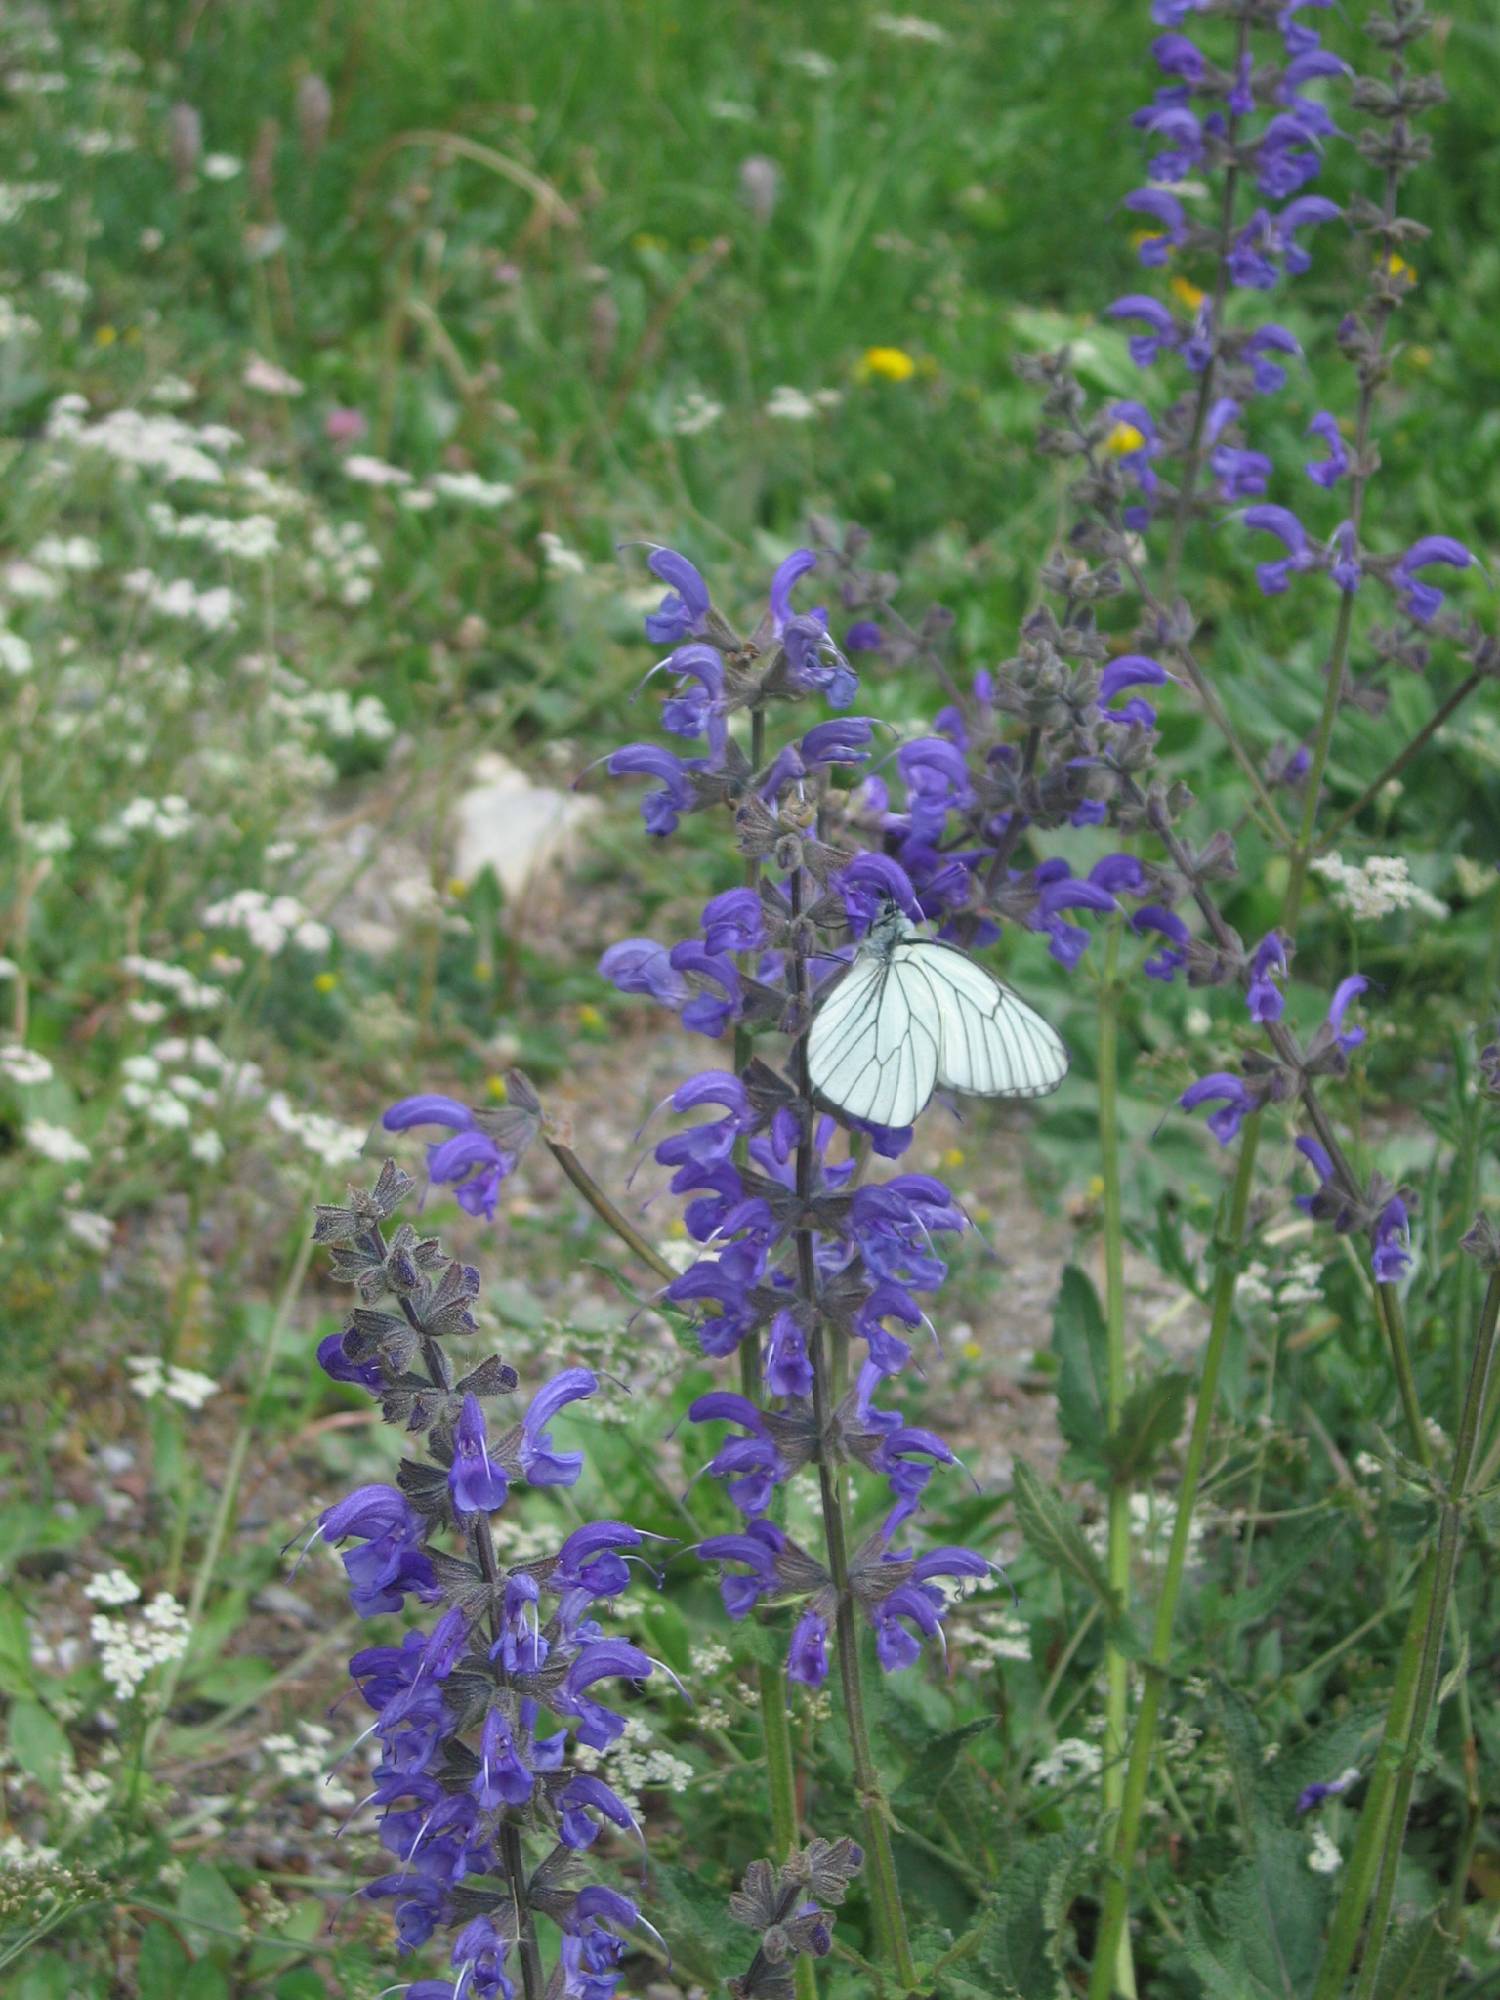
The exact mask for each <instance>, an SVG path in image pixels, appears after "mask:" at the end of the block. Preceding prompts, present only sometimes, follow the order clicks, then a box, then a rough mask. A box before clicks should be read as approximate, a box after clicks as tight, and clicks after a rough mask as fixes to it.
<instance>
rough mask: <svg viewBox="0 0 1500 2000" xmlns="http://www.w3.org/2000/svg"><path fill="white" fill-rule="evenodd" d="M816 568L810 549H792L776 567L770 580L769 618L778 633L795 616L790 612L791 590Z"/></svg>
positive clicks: (816, 561) (815, 558) (815, 560)
mask: <svg viewBox="0 0 1500 2000" xmlns="http://www.w3.org/2000/svg"><path fill="white" fill-rule="evenodd" d="M817 566H818V559H817V557H816V556H815V555H814V554H813V552H812V550H811V549H793V551H792V553H791V554H790V555H789V556H788V557H787V558H786V560H785V561H784V562H782V563H781V564H779V565H778V567H777V570H776V574H775V575H774V576H773V577H772V578H771V618H772V621H773V622H774V624H775V627H776V630H777V632H778V633H780V632H782V631H784V630H785V628H786V626H787V625H789V624H790V623H791V621H792V619H793V618H794V617H795V616H796V613H795V612H794V611H793V610H792V591H793V588H794V587H795V586H796V585H797V584H798V583H799V582H800V581H801V580H802V578H803V577H804V576H806V575H807V574H808V573H809V572H810V571H812V570H815V569H816V568H817Z"/></svg>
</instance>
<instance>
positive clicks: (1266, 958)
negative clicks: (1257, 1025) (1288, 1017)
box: [1245, 931, 1286, 1022]
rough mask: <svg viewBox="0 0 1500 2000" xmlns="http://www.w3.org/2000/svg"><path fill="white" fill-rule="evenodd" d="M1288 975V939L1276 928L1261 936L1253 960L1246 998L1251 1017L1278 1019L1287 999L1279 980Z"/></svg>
mask: <svg viewBox="0 0 1500 2000" xmlns="http://www.w3.org/2000/svg"><path fill="white" fill-rule="evenodd" d="M1285 978H1286V941H1285V939H1284V938H1283V937H1282V936H1281V935H1280V933H1279V932H1277V931H1272V932H1271V934H1270V936H1269V937H1264V938H1262V939H1261V941H1260V943H1259V944H1258V945H1257V946H1256V948H1255V955H1254V957H1253V958H1252V959H1251V961H1250V985H1249V988H1248V990H1247V991H1246V994H1245V1001H1246V1004H1247V1006H1248V1007H1249V1009H1250V1018H1251V1020H1252V1021H1261V1022H1265V1021H1279V1020H1280V1019H1281V1017H1282V1015H1283V1013H1284V1012H1285V1011H1286V1001H1285V1000H1284V999H1283V997H1282V993H1281V989H1280V987H1279V986H1278V985H1277V984H1276V981H1277V980H1278V979H1285Z"/></svg>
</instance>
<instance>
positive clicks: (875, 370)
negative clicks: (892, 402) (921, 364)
mask: <svg viewBox="0 0 1500 2000" xmlns="http://www.w3.org/2000/svg"><path fill="white" fill-rule="evenodd" d="M916 372H917V364H916V362H915V361H913V359H912V357H911V356H910V355H909V354H908V353H907V351H906V349H905V348H904V347H867V348H866V349H865V351H864V353H863V354H862V355H861V356H860V360H859V366H858V367H857V368H856V370H855V373H856V374H857V375H858V376H859V379H860V380H861V381H862V382H909V381H910V380H911V378H912V376H913V375H915V374H916Z"/></svg>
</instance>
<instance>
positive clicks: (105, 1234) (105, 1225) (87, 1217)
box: [63, 1208, 115, 1257]
mask: <svg viewBox="0 0 1500 2000" xmlns="http://www.w3.org/2000/svg"><path fill="white" fill-rule="evenodd" d="M63 1227H64V1229H66V1230H67V1232H68V1234H69V1235H70V1236H71V1237H72V1238H73V1240H74V1241H75V1242H76V1243H81V1244H82V1245H83V1247H84V1249H85V1250H92V1251H93V1253H94V1255H95V1256H96V1257H102V1256H103V1255H104V1253H105V1251H106V1250H108V1248H109V1247H110V1245H111V1244H112V1243H113V1242H114V1240H115V1225H114V1223H113V1221H112V1220H111V1219H110V1217H109V1216H107V1215H100V1214H99V1212H98V1210H97V1209H93V1208H70V1209H69V1210H68V1211H67V1213H66V1214H65V1215H64V1217H63Z"/></svg>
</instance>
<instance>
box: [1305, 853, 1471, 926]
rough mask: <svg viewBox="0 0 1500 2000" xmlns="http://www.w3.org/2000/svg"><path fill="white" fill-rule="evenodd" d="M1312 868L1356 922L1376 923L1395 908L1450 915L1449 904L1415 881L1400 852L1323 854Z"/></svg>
mask: <svg viewBox="0 0 1500 2000" xmlns="http://www.w3.org/2000/svg"><path fill="white" fill-rule="evenodd" d="M1312 871H1313V873H1314V874H1315V875H1320V876H1321V877H1322V878H1323V880H1324V881H1325V882H1326V883H1327V884H1328V886H1329V892H1330V894H1331V896H1332V898H1333V901H1334V903H1335V905H1336V906H1337V907H1338V908H1339V909H1341V910H1343V911H1345V912H1346V913H1347V914H1348V915H1349V916H1351V917H1353V918H1354V919H1355V921H1356V922H1357V923H1376V922H1378V921H1379V919H1380V918H1382V917H1388V916H1390V915H1391V913H1392V912H1393V911H1395V910H1416V911H1417V912H1418V913H1419V914H1420V915H1421V916H1424V917H1434V918H1438V917H1446V916H1447V915H1448V905H1447V904H1446V903H1442V902H1439V901H1438V899H1437V897H1436V896H1431V895H1429V894H1428V892H1427V891H1426V890H1425V889H1421V888H1419V887H1418V886H1417V884H1416V883H1415V882H1413V881H1412V879H1411V870H1410V868H1409V867H1408V866H1407V863H1406V860H1405V857H1404V856H1402V855H1399V854H1372V855H1369V856H1368V857H1367V858H1366V859H1365V860H1364V861H1363V862H1348V861H1345V860H1344V859H1343V857H1342V856H1341V855H1338V854H1323V855H1320V856H1319V857H1318V858H1317V860H1316V861H1314V862H1313V863H1312Z"/></svg>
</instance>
